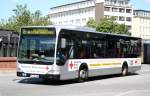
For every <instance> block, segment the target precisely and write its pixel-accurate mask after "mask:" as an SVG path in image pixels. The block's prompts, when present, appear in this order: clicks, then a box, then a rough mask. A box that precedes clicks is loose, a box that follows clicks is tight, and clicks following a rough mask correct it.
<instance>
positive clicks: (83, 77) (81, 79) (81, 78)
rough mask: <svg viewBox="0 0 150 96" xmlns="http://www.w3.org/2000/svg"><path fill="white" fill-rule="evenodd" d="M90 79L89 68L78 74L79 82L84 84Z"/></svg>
mask: <svg viewBox="0 0 150 96" xmlns="http://www.w3.org/2000/svg"><path fill="white" fill-rule="evenodd" d="M87 79H88V70H87V68H81V69H80V70H79V73H78V82H84V81H86V80H87Z"/></svg>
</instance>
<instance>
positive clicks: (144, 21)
mask: <svg viewBox="0 0 150 96" xmlns="http://www.w3.org/2000/svg"><path fill="white" fill-rule="evenodd" d="M132 36H136V37H141V38H142V39H144V40H148V39H149V40H150V11H146V10H134V18H133V31H132Z"/></svg>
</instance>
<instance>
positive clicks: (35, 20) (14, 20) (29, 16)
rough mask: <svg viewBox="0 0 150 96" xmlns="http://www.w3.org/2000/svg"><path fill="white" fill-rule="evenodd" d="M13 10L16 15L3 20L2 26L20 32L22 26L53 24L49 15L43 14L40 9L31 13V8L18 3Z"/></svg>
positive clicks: (0, 24) (0, 25) (0, 23)
mask: <svg viewBox="0 0 150 96" xmlns="http://www.w3.org/2000/svg"><path fill="white" fill-rule="evenodd" d="M13 12H14V15H12V16H11V17H10V18H9V19H8V20H6V21H5V20H1V22H0V28H6V29H11V30H15V31H16V32H19V31H20V28H21V27H22V26H32V25H34V26H36V25H37V26H39V25H41V26H42V25H50V24H52V22H50V21H49V20H48V16H42V14H41V12H40V11H39V10H37V11H35V12H34V13H31V12H30V10H28V8H27V5H17V6H16V9H14V10H13Z"/></svg>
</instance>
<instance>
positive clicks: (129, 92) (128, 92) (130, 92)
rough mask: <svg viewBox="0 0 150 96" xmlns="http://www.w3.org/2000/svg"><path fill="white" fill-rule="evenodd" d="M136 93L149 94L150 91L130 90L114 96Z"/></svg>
mask: <svg viewBox="0 0 150 96" xmlns="http://www.w3.org/2000/svg"><path fill="white" fill-rule="evenodd" d="M137 92H140V93H141V92H148V93H149V94H150V90H132V91H126V92H123V93H120V94H119V95H116V96H127V95H129V94H133V93H137Z"/></svg>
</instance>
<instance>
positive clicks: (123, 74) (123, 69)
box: [121, 65, 128, 76]
mask: <svg viewBox="0 0 150 96" xmlns="http://www.w3.org/2000/svg"><path fill="white" fill-rule="evenodd" d="M121 74H122V76H127V75H128V66H126V65H124V66H123V67H122V73H121Z"/></svg>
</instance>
